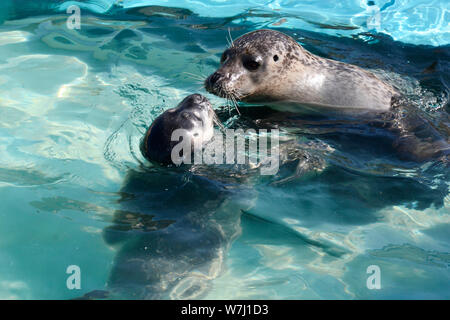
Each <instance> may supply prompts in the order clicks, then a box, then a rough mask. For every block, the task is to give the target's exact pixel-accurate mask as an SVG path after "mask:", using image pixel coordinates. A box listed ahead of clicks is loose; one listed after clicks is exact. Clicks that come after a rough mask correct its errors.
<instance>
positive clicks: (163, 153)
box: [141, 94, 216, 165]
mask: <svg viewBox="0 0 450 320" xmlns="http://www.w3.org/2000/svg"><path fill="white" fill-rule="evenodd" d="M215 120H216V114H215V113H214V110H213V109H212V106H211V103H210V102H209V100H208V99H207V98H205V97H204V96H202V95H200V94H192V95H190V96H187V97H186V98H184V99H183V101H181V102H180V103H179V104H178V106H177V107H175V108H172V109H169V110H167V111H165V112H164V113H163V114H161V115H160V116H159V117H157V118H156V119H155V121H154V122H153V123H152V125H151V126H150V128H149V129H148V130H147V133H146V135H145V138H144V140H143V141H142V144H141V151H142V154H143V155H144V157H145V158H147V159H148V160H150V161H152V162H156V163H159V164H162V165H170V164H173V161H172V150H173V148H174V146H175V145H176V144H177V143H178V141H173V140H172V134H173V132H174V131H175V130H177V129H184V132H185V133H186V134H188V135H189V136H188V137H186V138H189V139H190V140H191V147H192V149H191V151H192V152H195V151H196V150H195V149H194V148H196V147H198V148H202V147H203V146H204V145H205V143H207V142H208V141H210V140H211V139H212V137H213V135H214V121H215Z"/></svg>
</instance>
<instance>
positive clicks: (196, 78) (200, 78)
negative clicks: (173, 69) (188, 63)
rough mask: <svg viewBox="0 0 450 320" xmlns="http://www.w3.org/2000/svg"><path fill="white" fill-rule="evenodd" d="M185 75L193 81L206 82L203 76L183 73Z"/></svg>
mask: <svg viewBox="0 0 450 320" xmlns="http://www.w3.org/2000/svg"><path fill="white" fill-rule="evenodd" d="M183 73H184V74H186V75H187V76H189V77H190V78H192V79H195V80H199V81H205V77H202V76H201V75H197V74H194V73H190V72H183Z"/></svg>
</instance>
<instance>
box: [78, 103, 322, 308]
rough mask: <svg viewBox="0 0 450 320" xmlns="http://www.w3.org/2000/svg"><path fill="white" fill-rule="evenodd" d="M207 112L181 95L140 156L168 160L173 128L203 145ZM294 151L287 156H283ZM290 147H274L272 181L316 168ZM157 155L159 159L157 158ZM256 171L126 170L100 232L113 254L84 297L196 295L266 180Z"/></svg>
mask: <svg viewBox="0 0 450 320" xmlns="http://www.w3.org/2000/svg"><path fill="white" fill-rule="evenodd" d="M211 110H212V109H210V104H209V102H208V101H207V100H206V98H204V97H202V96H200V95H192V96H189V97H187V98H185V99H184V100H183V101H182V102H181V103H180V104H179V105H178V107H176V108H174V109H170V110H168V111H166V112H164V113H163V114H162V115H161V116H159V117H158V118H157V119H155V120H154V122H153V123H152V124H151V125H150V128H149V129H148V131H147V133H146V134H145V135H144V138H143V141H142V145H141V149H142V153H143V154H144V156H145V157H146V158H148V159H149V160H150V161H151V162H153V163H155V162H156V163H158V164H160V163H168V162H169V161H168V160H170V157H169V155H170V154H171V151H170V148H172V147H173V146H172V144H171V143H172V141H171V138H170V137H171V133H172V132H173V131H174V130H176V129H180V128H181V129H186V130H188V131H189V132H190V133H192V136H194V133H198V134H199V135H198V137H199V138H200V137H203V140H202V141H201V142H204V143H208V140H209V139H210V134H209V131H211V130H212V129H213V122H214V118H215V117H216V116H217V117H218V118H219V117H220V113H219V114H216V113H215V112H214V111H212V112H213V113H211ZM184 113H188V115H187V117H186V116H183V115H182V114H184ZM223 113H224V114H226V112H223ZM194 116H195V117H194ZM238 125H239V128H243V127H244V128H245V127H246V126H245V125H243V124H242V123H239V124H238ZM294 148H295V150H296V151H297V152H295V153H294V152H291V151H292V149H294ZM298 149H299V148H298V145H291V144H289V145H288V146H287V147H286V148H284V147H283V145H282V146H281V148H280V153H281V154H280V157H281V158H282V161H283V164H284V167H282V168H281V171H282V175H281V176H277V177H276V178H277V179H278V180H280V179H284V178H286V177H287V179H288V180H290V176H291V175H292V176H299V175H302V174H303V173H306V171H307V172H310V171H315V170H317V171H321V170H323V168H322V167H323V163H320V162H319V161H315V157H314V156H312V155H311V156H309V155H308V154H307V152H302V151H301V150H298ZM158 151H159V152H162V153H163V154H162V155H157V152H158ZM310 159H312V160H314V161H312V160H311V161H310ZM297 168H299V169H298V170H297ZM259 172H260V171H259V169H258V168H250V167H248V166H247V167H246V166H245V165H242V166H236V165H231V166H230V165H226V164H224V165H195V164H194V165H191V166H183V167H175V166H171V167H167V166H160V165H155V166H151V167H141V168H138V169H132V170H129V171H128V172H127V176H126V178H125V180H124V182H123V184H122V187H121V189H120V192H119V195H120V199H119V206H120V209H119V210H116V211H115V213H114V216H113V219H112V223H111V225H109V226H108V227H107V228H105V229H104V231H103V236H104V239H105V242H106V243H107V244H108V245H110V246H111V247H113V248H114V249H115V250H116V252H117V253H116V255H115V258H114V263H113V266H112V269H111V271H110V275H109V279H108V282H107V286H106V290H107V291H106V294H104V292H103V291H102V295H99V294H98V292H99V291H97V292H93V293H92V294H88V295H86V296H85V297H84V298H94V299H95V298H96V297H98V296H101V297H102V296H107V298H109V299H133V298H135V299H199V298H202V297H204V296H205V295H206V294H207V292H208V291H209V290H208V289H209V288H210V287H211V285H212V280H214V279H215V278H216V277H217V276H219V275H220V273H221V271H222V269H223V265H224V259H225V257H226V254H227V252H228V249H229V247H230V246H231V244H232V242H233V240H234V239H235V238H236V237H237V236H239V234H240V232H241V224H240V222H241V215H242V214H243V212H247V211H248V210H249V209H250V208H251V207H252V206H253V205H254V203H255V201H256V199H257V194H258V193H257V190H256V186H257V185H258V184H260V183H266V182H267V181H266V180H267V179H268V178H261V175H260V174H259ZM283 181H286V179H285V180H283ZM278 182H279V181H278Z"/></svg>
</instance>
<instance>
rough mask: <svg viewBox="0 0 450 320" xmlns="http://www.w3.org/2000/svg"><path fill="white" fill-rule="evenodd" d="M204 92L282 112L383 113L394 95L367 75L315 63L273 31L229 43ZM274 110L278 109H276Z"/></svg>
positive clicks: (340, 65)
mask: <svg viewBox="0 0 450 320" xmlns="http://www.w3.org/2000/svg"><path fill="white" fill-rule="evenodd" d="M205 88H206V90H207V91H208V92H210V93H212V94H215V95H217V96H220V97H223V98H228V99H231V100H238V101H244V102H249V103H267V104H268V105H270V106H271V107H275V108H276V109H280V108H281V109H282V110H283V111H288V110H289V111H300V110H301V108H299V106H302V107H303V108H302V109H304V110H305V108H306V110H310V111H322V110H323V109H325V110H328V111H329V110H334V111H336V110H339V111H343V110H348V109H350V110H353V111H354V110H363V111H386V110H389V109H390V107H391V99H392V97H394V96H397V95H398V92H397V91H396V90H395V89H394V88H393V87H392V86H390V85H389V84H386V83H384V82H383V81H381V80H380V79H379V78H378V77H377V76H376V75H374V74H373V73H371V72H369V71H367V70H364V69H361V68H359V67H357V66H354V65H350V64H347V63H344V62H340V61H334V60H330V59H325V58H321V57H319V56H316V55H314V54H312V53H310V52H308V51H307V50H305V49H304V48H303V47H302V46H301V45H300V44H298V43H297V42H296V41H295V40H294V39H293V38H291V37H290V36H288V35H286V34H284V33H281V32H278V31H274V30H267V29H262V30H257V31H253V32H250V33H247V34H245V35H243V36H241V37H240V38H238V39H237V40H235V41H234V42H233V43H232V46H231V47H230V48H228V49H227V50H225V52H224V53H223V54H222V58H221V66H220V68H219V69H218V70H217V71H216V72H214V73H213V74H211V75H210V76H209V77H208V78H207V79H206V80H205ZM277 107H279V108H277Z"/></svg>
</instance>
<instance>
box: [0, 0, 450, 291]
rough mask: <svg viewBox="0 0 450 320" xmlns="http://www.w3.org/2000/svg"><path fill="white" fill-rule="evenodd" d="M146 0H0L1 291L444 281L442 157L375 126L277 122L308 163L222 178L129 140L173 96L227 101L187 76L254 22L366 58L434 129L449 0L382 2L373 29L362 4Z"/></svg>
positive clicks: (427, 286) (442, 109) (389, 286)
mask: <svg viewBox="0 0 450 320" xmlns="http://www.w3.org/2000/svg"><path fill="white" fill-rule="evenodd" d="M376 2H377V3H378V1H376ZM391 2H393V3H392V4H390V3H391ZM74 3H77V4H79V5H80V6H81V8H82V21H81V22H82V23H81V29H80V30H76V29H75V30H70V29H68V28H67V26H66V20H67V17H68V15H67V14H66V13H65V9H66V8H67V7H68V6H69V5H71V4H74ZM148 3H149V1H133V0H130V1H126V0H124V1H121V2H116V1H108V0H102V1H85V2H75V1H67V2H64V1H39V2H38V1H2V4H0V8H1V9H2V10H1V11H0V12H1V14H0V21H2V24H1V25H0V92H1V94H0V110H1V112H0V141H1V143H0V150H1V153H0V154H1V157H0V195H1V199H2V201H1V204H0V221H1V223H0V248H1V249H0V262H1V263H0V298H3V299H55V298H56V299H69V298H76V297H80V296H83V295H84V294H86V293H89V292H91V291H93V290H105V291H110V292H112V297H113V298H180V297H181V298H183V297H191V296H192V297H197V298H207V299H221V298H225V299H228V298H234V299H245V298H248V299H253V298H266V299H327V298H328V299H382V298H385V299H408V298H411V299H416V298H425V299H429V298H431V299H432V298H434V299H436V298H437V299H449V298H450V290H449V288H450V272H449V267H450V253H449V252H450V215H449V213H450V212H449V207H450V196H449V194H448V181H449V180H448V174H449V172H448V167H446V166H444V165H442V164H441V163H437V162H428V163H422V164H417V163H413V162H408V161H405V160H402V159H400V158H398V157H397V156H396V155H395V153H394V152H393V151H392V150H391V149H390V148H389V144H388V143H386V139H388V137H385V136H384V135H383V134H380V135H376V134H375V133H374V132H373V131H370V130H369V131H367V128H365V127H362V128H356V129H353V130H352V129H348V128H346V127H344V128H343V127H334V128H333V127H331V128H330V127H329V126H320V125H302V126H300V127H298V128H296V129H297V130H295V131H293V132H290V133H289V134H288V136H289V137H290V138H293V139H295V140H297V141H298V144H297V149H298V150H300V151H305V152H309V153H311V154H313V155H314V156H315V157H317V158H319V159H320V160H321V161H320V162H321V163H322V164H323V165H321V166H320V167H317V168H315V170H314V171H313V172H310V173H306V174H304V175H301V176H299V177H296V178H295V179H289V180H288V181H285V180H282V179H283V178H286V177H291V176H292V175H293V174H294V172H295V164H296V163H293V164H288V165H286V166H284V167H282V168H281V170H280V173H279V175H277V176H276V177H272V178H267V177H266V178H262V177H259V176H252V175H251V174H247V173H241V174H240V175H235V177H233V179H231V180H227V179H226V176H227V173H226V172H225V173H224V172H217V171H212V172H208V173H207V174H206V175H202V174H195V172H194V173H191V172H183V171H177V170H172V171H171V170H156V169H155V170H149V171H148V170H143V169H142V167H141V163H143V162H144V159H143V158H142V156H141V155H140V153H139V140H140V138H141V137H142V135H143V133H144V132H145V129H146V127H147V126H148V125H149V124H150V123H151V122H152V120H153V119H155V117H156V116H158V115H159V114H160V113H161V112H162V111H163V110H165V109H167V108H170V107H173V106H174V105H176V104H177V103H178V102H179V101H180V100H182V98H183V97H184V96H186V95H188V94H190V93H193V92H200V93H202V94H205V95H207V96H208V98H210V99H211V101H212V103H213V105H214V106H215V107H216V108H219V107H220V106H222V105H224V104H225V101H223V100H222V99H220V98H217V97H213V96H211V95H208V94H207V93H206V92H205V90H204V89H203V88H202V85H201V83H199V82H198V81H197V80H196V79H193V78H192V77H191V76H190V75H189V74H187V73H192V74H195V75H198V76H200V77H203V78H204V77H206V76H207V75H208V74H210V73H212V72H213V71H214V70H215V69H216V68H217V66H218V64H219V59H220V55H221V53H222V51H223V50H224V48H225V47H226V43H227V41H226V36H227V34H228V29H230V32H231V35H232V37H233V38H236V37H238V36H239V35H241V34H244V33H246V32H248V31H251V30H254V29H258V28H262V27H271V28H277V29H279V30H280V31H283V32H286V33H288V34H289V35H291V36H293V37H294V38H296V39H297V40H298V41H299V42H300V43H301V44H303V45H304V46H305V47H306V48H307V49H308V50H310V51H312V52H314V53H316V54H319V55H321V56H324V57H329V58H333V59H337V60H342V61H345V62H349V63H353V64H357V65H360V66H362V67H365V68H370V69H372V70H374V72H376V73H377V74H378V75H380V76H381V77H383V78H384V79H386V81H388V82H390V83H392V84H394V85H396V86H397V87H399V88H401V90H402V92H403V93H404V94H405V95H407V96H408V97H409V98H410V100H412V101H413V102H414V103H415V106H416V107H417V109H418V110H421V112H423V113H424V114H425V115H426V116H427V117H428V118H429V119H430V121H431V122H432V123H433V124H434V125H435V127H436V128H437V129H438V130H439V131H440V132H441V134H442V135H443V136H444V137H445V138H446V139H448V132H449V131H448V123H449V121H448V112H449V104H448V95H449V84H450V78H449V73H448V70H449V66H450V60H449V55H450V48H449V42H450V41H449V40H450V39H449V8H448V3H447V2H446V1H382V2H381V1H380V3H378V5H379V7H380V9H382V8H384V9H383V10H382V11H381V13H382V21H381V25H380V28H379V29H380V30H378V31H379V33H375V31H373V30H372V31H370V30H369V28H367V25H365V21H366V16H364V12H365V10H366V9H365V7H364V6H362V4H361V3H360V1H343V2H340V4H339V5H338V4H334V2H333V4H331V3H332V2H325V1H302V2H300V3H299V2H297V1H260V2H258V1H244V2H242V1H239V2H238V1H227V2H220V1H203V2H201V3H200V2H195V1H151V3H152V5H153V6H152V7H144V5H146V4H148ZM369 31H370V33H368V32H369ZM223 116H224V117H225V118H229V117H230V116H229V115H228V114H227V112H224V113H223ZM232 116H234V118H233V119H231V120H230V119H228V121H229V122H231V123H233V122H234V123H236V124H240V123H241V122H239V121H241V120H242V119H239V117H238V116H237V115H236V114H235V113H233V114H232ZM243 117H244V116H243ZM242 123H245V121H242ZM367 132H368V133H369V134H366V133H367ZM276 181H278V182H279V181H282V182H281V183H273V182H276ZM193 235H195V237H194V236H193ZM186 239H187V240H186ZM194 249H196V250H194ZM192 257H194V259H192ZM133 259H134V260H133ZM130 261H138V262H139V263H138V264H137V265H136V264H133V263H130ZM196 263H197V264H196ZM70 265H77V266H79V267H80V269H81V289H80V290H69V289H68V288H67V286H66V280H67V278H68V276H69V275H68V274H66V268H67V267H68V266H70ZM371 265H377V266H379V268H380V270H381V289H379V290H369V289H368V288H367V286H366V280H367V278H368V277H369V274H367V272H366V270H367V268H368V267H369V266H371ZM183 266H195V267H194V268H191V269H192V270H191V269H190V270H191V272H189V273H188V274H185V273H182V272H181V271H179V270H183ZM166 271H167V272H166ZM169 271H170V272H173V274H172V273H170V272H169ZM155 278H156V280H155ZM178 278H180V279H181V280H176V279H178ZM177 281H180V282H177ZM180 283H181V284H180ZM150 284H151V285H153V286H151V285H150ZM186 288H188V289H189V288H191V290H190V291H189V290H186V292H188V291H189V292H188V293H189V294H187V293H186V294H185V295H183V294H180V292H181V293H182V292H183V290H184V289H186ZM155 292H158V294H155Z"/></svg>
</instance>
